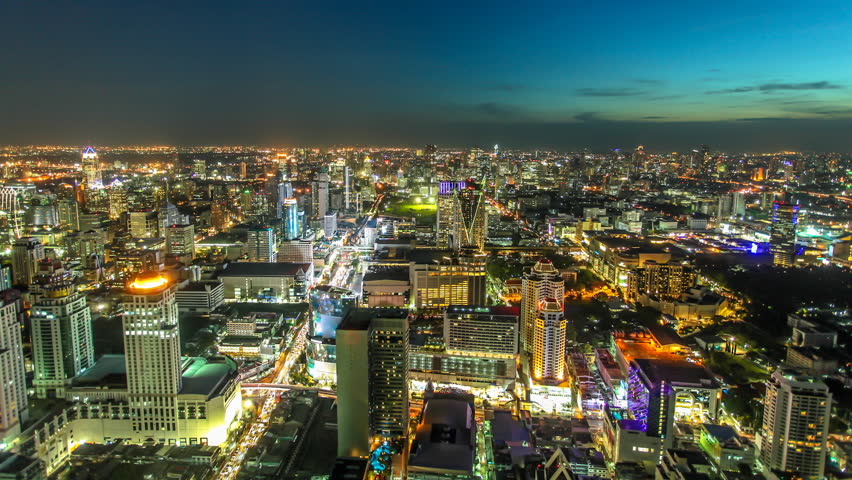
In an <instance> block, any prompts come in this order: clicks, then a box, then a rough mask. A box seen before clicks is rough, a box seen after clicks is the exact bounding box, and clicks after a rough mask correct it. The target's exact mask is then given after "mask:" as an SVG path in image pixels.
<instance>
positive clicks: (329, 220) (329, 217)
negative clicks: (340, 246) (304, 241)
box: [322, 210, 337, 238]
mask: <svg viewBox="0 0 852 480" xmlns="http://www.w3.org/2000/svg"><path fill="white" fill-rule="evenodd" d="M322 231H323V235H325V238H332V237H334V232H336V231H337V212H335V211H334V210H329V211H328V212H326V214H325V217H323V219H322Z"/></svg>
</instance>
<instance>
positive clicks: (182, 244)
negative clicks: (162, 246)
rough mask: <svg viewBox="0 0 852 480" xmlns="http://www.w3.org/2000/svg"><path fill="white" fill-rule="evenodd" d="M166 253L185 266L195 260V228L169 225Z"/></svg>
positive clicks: (167, 228)
mask: <svg viewBox="0 0 852 480" xmlns="http://www.w3.org/2000/svg"><path fill="white" fill-rule="evenodd" d="M166 253H168V254H169V255H171V256H173V257H175V258H176V259H178V261H180V262H183V263H184V264H190V263H192V261H193V260H194V259H195V227H193V226H192V225H169V226H168V227H166Z"/></svg>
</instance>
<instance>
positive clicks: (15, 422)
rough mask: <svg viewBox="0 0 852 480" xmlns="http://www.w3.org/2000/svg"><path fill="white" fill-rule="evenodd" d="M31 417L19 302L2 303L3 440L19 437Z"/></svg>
mask: <svg viewBox="0 0 852 480" xmlns="http://www.w3.org/2000/svg"><path fill="white" fill-rule="evenodd" d="M28 418H29V409H28V407H27V384H26V381H25V379H24V352H23V348H22V341H21V320H20V315H19V314H18V303H17V302H4V303H3V304H2V306H0V443H7V442H8V441H9V440H11V439H12V438H14V437H15V436H17V435H18V434H19V433H20V432H21V425H22V424H23V422H25V421H26V420H27V419H28Z"/></svg>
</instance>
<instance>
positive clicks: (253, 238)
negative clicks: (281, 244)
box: [248, 227, 278, 262]
mask: <svg viewBox="0 0 852 480" xmlns="http://www.w3.org/2000/svg"><path fill="white" fill-rule="evenodd" d="M248 257H249V261H252V262H275V261H277V259H278V238H277V236H276V235H275V230H273V229H272V227H260V228H252V229H251V230H249V232H248Z"/></svg>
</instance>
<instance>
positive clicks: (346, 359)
mask: <svg viewBox="0 0 852 480" xmlns="http://www.w3.org/2000/svg"><path fill="white" fill-rule="evenodd" d="M337 346H338V350H337V363H338V370H337V371H338V380H337V382H338V383H337V392H338V432H339V433H338V437H337V438H338V441H337V453H338V455H339V456H366V455H367V454H369V451H370V450H369V449H370V439H371V438H375V437H378V438H381V439H387V440H392V439H396V438H400V437H405V436H406V434H407V432H408V313H407V311H405V310H399V309H386V308H379V309H366V308H362V309H355V310H352V311H350V312H349V314H348V315H347V316H346V318H344V319H343V322H342V323H341V324H340V326H339V327H338V329H337Z"/></svg>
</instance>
